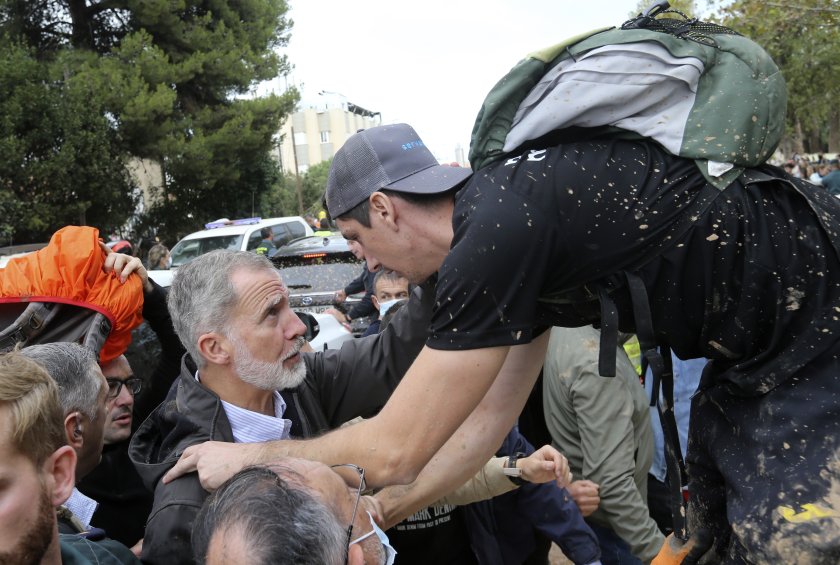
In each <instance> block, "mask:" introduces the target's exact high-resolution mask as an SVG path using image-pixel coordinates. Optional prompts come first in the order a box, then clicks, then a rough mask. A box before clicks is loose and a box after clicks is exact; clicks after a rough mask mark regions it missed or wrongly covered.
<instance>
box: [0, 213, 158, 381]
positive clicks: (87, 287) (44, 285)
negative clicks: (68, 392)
mask: <svg viewBox="0 0 840 565" xmlns="http://www.w3.org/2000/svg"><path fill="white" fill-rule="evenodd" d="M104 264H105V254H104V253H103V252H102V250H101V249H100V248H99V230H97V229H96V228H91V227H84V226H67V227H65V228H62V229H60V230H58V231H57V232H55V234H53V236H52V238H51V239H50V243H49V245H47V246H46V247H44V248H43V249H41V250H39V251H36V252H35V253H30V254H29V255H25V256H23V257H17V258H15V259H11V260H10V261H9V262H8V264H7V265H6V268H5V269H0V303H2V302H61V303H64V304H73V305H75V306H84V307H86V308H90V309H92V310H96V311H97V312H100V313H102V314H103V315H104V316H106V317H107V318H108V320H109V321H110V322H111V333H110V335H108V339H107V340H106V341H105V344H104V345H103V346H102V350H101V351H100V352H99V361H100V363H102V364H105V363H108V362H109V361H112V360H113V359H116V358H117V357H119V356H120V355H122V354H123V353H124V352H125V350H126V348H127V347H128V344H129V343H130V342H131V330H132V329H134V328H136V327H137V326H139V325H140V323H141V322H142V321H143V316H142V312H143V283H142V282H141V280H140V277H137V276H131V277H128V279H127V280H126V281H125V284H122V283H120V279H119V277H118V276H117V275H116V274H114V273H106V272H105V271H103V270H102V267H103V265H104Z"/></svg>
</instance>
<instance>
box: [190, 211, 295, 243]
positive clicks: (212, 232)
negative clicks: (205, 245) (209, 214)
mask: <svg viewBox="0 0 840 565" xmlns="http://www.w3.org/2000/svg"><path fill="white" fill-rule="evenodd" d="M295 220H299V221H301V222H302V223H303V224H306V221H305V220H304V219H303V218H302V217H300V216H283V217H280V218H262V219H260V220H259V221H255V222H254V223H250V224H241V225H237V226H223V227H219V228H213V229H209V230H201V231H197V232H193V233H191V234H189V235H186V236H184V237H183V238H182V241H183V240H188V239H203V238H205V237H219V236H226V235H240V234H243V233H247V232H249V231H252V230H255V229H260V228H264V227H266V226H274V225H277V224H282V223H284V222H291V221H295Z"/></svg>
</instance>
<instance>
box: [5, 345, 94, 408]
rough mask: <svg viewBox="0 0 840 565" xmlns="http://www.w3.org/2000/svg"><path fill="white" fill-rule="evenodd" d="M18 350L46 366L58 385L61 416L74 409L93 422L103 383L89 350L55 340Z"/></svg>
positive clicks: (91, 352)
mask: <svg viewBox="0 0 840 565" xmlns="http://www.w3.org/2000/svg"><path fill="white" fill-rule="evenodd" d="M20 352H21V354H22V355H24V356H26V357H28V358H29V359H32V360H33V361H35V362H36V363H38V364H39V365H41V366H42V367H43V368H44V369H46V371H47V373H49V375H50V377H52V379H53V380H54V381H55V384H56V385H58V399H59V401H60V402H61V408H62V410H64V414H65V416H66V415H67V414H69V413H70V412H76V411H78V412H81V413H83V414H84V415H86V416H87V417H88V418H89V419H90V421H91V422H95V421H96V417H97V414H98V410H97V408H98V405H97V402H98V400H99V393H100V392H101V390H102V386H103V383H102V377H101V373H100V372H99V371H98V370H97V369H98V367H99V365H98V363H97V359H96V354H95V353H94V352H93V351H92V350H91V349H89V348H87V347H85V346H83V345H79V344H78V343H71V342H55V343H42V344H38V345H30V346H29V347H25V348H23V349H21V350H20Z"/></svg>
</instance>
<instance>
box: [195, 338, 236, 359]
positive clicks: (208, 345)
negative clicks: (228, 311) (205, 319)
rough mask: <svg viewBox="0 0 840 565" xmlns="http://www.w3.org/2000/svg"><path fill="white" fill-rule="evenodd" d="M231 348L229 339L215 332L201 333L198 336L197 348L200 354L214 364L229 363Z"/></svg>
mask: <svg viewBox="0 0 840 565" xmlns="http://www.w3.org/2000/svg"><path fill="white" fill-rule="evenodd" d="M231 348H232V344H231V343H230V341H229V340H228V339H227V338H225V337H224V336H222V335H219V334H217V333H216V332H210V333H206V334H202V335H200V336H199V338H198V350H199V351H200V352H201V355H202V356H203V357H204V358H205V359H207V361H209V362H210V363H213V364H215V365H226V364H228V363H230V358H231V356H230V350H231Z"/></svg>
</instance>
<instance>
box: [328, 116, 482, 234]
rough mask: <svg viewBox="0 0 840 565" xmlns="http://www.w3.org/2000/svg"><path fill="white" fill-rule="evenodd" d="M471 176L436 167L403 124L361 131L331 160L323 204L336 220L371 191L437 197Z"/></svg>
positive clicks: (466, 171)
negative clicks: (435, 195)
mask: <svg viewBox="0 0 840 565" xmlns="http://www.w3.org/2000/svg"><path fill="white" fill-rule="evenodd" d="M471 174H472V171H471V170H470V169H468V168H465V167H449V166H445V165H439V164H438V162H437V159H435V157H434V155H432V152H431V151H429V150H428V149H427V148H426V144H425V143H423V140H422V139H420V136H418V135H417V132H415V131H414V128H412V127H411V126H410V125H408V124H393V125H387V126H378V127H375V128H370V129H366V130H362V131H360V132H358V133H356V134H354V135H352V136H351V137H350V138H349V139H348V140H347V142H346V143H345V144H344V145H342V146H341V149H339V150H338V151H337V152H336V154H335V157H334V158H333V162H332V166H331V167H330V174H329V177H328V178H327V191H326V202H327V210H328V211H329V213H330V216H331V217H333V218H338V217H339V216H341V215H343V214H346V213H347V212H348V211H350V210H352V209H353V208H355V207H356V206H357V205H359V204H360V203H361V202H363V201H364V200H366V199H367V198H368V197H369V196H370V195H371V194H373V193H374V192H376V191H377V190H381V189H383V188H387V189H389V190H394V191H397V192H406V193H411V194H439V193H441V192H446V191H447V190H449V189H451V188H454V187H456V186H458V185H459V184H460V183H462V182H463V181H464V180H466V179H467V178H469V176H470V175H471Z"/></svg>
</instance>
